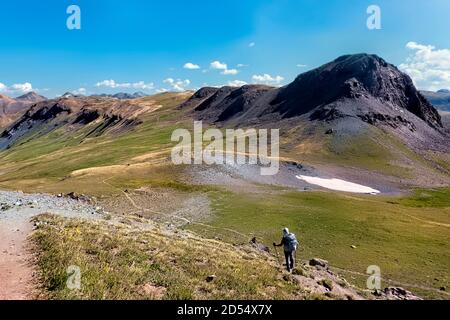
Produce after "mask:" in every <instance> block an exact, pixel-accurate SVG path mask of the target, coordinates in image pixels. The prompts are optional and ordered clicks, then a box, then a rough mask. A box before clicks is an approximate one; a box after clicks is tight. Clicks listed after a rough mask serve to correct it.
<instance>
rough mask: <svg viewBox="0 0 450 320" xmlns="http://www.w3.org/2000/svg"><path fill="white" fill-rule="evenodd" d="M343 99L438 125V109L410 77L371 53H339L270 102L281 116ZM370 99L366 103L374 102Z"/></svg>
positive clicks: (295, 113) (290, 115) (288, 115)
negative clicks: (406, 111)
mask: <svg viewBox="0 0 450 320" xmlns="http://www.w3.org/2000/svg"><path fill="white" fill-rule="evenodd" d="M343 99H365V100H367V101H369V100H370V101H372V102H378V104H382V105H386V106H391V107H392V108H393V109H395V108H400V109H401V110H408V111H410V112H411V113H413V114H415V115H416V116H418V117H419V118H421V119H422V120H424V121H426V122H427V123H428V124H429V125H431V126H433V127H442V124H441V119H440V116H439V114H438V112H437V111H436V110H435V109H434V108H433V106H432V105H431V104H430V103H429V102H428V101H427V100H426V99H425V98H424V97H423V96H422V95H421V94H420V93H419V92H418V91H417V89H416V88H415V86H414V84H413V82H412V80H411V78H410V77H409V76H408V75H406V74H404V73H402V72H401V71H400V70H398V69H397V67H395V66H394V65H392V64H389V63H387V62H386V61H385V60H383V59H382V58H380V57H378V56H377V55H371V54H354V55H345V56H341V57H339V58H337V59H336V60H334V61H332V62H330V63H327V64H325V65H323V66H321V67H319V68H317V69H314V70H311V71H309V72H306V73H303V74H301V75H299V76H298V77H297V78H296V79H295V80H294V82H292V83H291V84H289V85H288V86H286V87H284V88H281V89H280V90H279V92H278V94H277V96H276V98H275V99H274V100H273V101H272V102H271V105H273V106H275V111H277V112H279V113H280V114H281V116H282V117H283V118H290V117H294V116H299V115H302V114H305V113H308V112H311V111H312V110H314V109H315V108H318V107H320V106H325V105H328V104H331V103H333V102H336V101H341V100H343ZM372 102H371V103H369V104H370V105H374V103H372ZM372 111H373V110H372ZM375 112H376V110H375Z"/></svg>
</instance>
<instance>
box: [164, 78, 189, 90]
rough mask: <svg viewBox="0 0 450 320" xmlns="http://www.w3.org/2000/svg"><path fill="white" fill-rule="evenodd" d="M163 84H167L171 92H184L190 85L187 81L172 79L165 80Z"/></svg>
mask: <svg viewBox="0 0 450 320" xmlns="http://www.w3.org/2000/svg"><path fill="white" fill-rule="evenodd" d="M163 82H164V83H165V84H168V85H169V86H170V87H171V88H172V90H174V91H186V90H187V87H188V86H189V85H190V84H191V81H190V80H189V79H185V80H181V79H177V80H175V79H173V78H167V79H166V80H164V81H163ZM164 90H165V89H164Z"/></svg>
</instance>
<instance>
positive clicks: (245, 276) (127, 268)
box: [32, 215, 307, 300]
mask: <svg viewBox="0 0 450 320" xmlns="http://www.w3.org/2000/svg"><path fill="white" fill-rule="evenodd" d="M35 220H36V221H39V222H40V224H39V226H38V229H37V230H36V231H35V232H34V234H33V236H32V241H33V243H34V245H35V246H36V249H37V264H38V273H39V276H40V278H41V280H42V283H43V286H44V287H43V292H42V294H41V297H40V298H44V299H101V300H110V299H118V300H128V299H180V300H186V299H249V300H252V299H294V298H296V299H301V298H306V297H307V296H306V295H305V294H304V293H302V290H301V288H300V287H298V285H296V284H295V283H294V282H291V281H286V280H284V279H283V277H282V276H281V275H280V271H279V270H278V268H276V267H275V264H274V261H273V260H271V258H269V257H267V256H264V255H261V254H259V253H257V252H255V251H254V250H253V249H250V248H247V249H246V248H235V247H233V246H231V245H229V244H225V243H221V242H218V241H215V240H206V239H202V238H199V237H197V236H195V235H192V234H186V233H185V232H183V233H173V232H170V231H164V230H160V229H159V228H158V227H155V228H154V229H152V230H141V229H136V228H132V227H129V226H126V225H118V224H114V225H112V224H109V223H99V222H93V221H91V222H88V221H81V220H67V219H62V218H58V217H56V216H52V215H41V216H39V217H37V218H35ZM69 266H76V267H78V268H79V270H80V276H81V277H80V280H81V281H80V284H81V286H80V287H79V289H78V290H73V288H72V289H69V288H68V287H67V285H66V284H67V282H68V280H69V276H70V274H68V273H67V269H68V267H69Z"/></svg>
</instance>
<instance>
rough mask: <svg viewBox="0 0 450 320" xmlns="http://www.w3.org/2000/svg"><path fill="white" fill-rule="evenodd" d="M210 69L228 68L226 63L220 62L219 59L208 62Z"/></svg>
mask: <svg viewBox="0 0 450 320" xmlns="http://www.w3.org/2000/svg"><path fill="white" fill-rule="evenodd" d="M210 66H211V69H216V70H227V69H228V65H227V64H226V63H222V62H220V61H213V62H211V64H210Z"/></svg>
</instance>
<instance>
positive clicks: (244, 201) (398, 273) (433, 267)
mask: <svg viewBox="0 0 450 320" xmlns="http://www.w3.org/2000/svg"><path fill="white" fill-rule="evenodd" d="M210 197H211V201H212V207H213V219H212V221H209V222H208V223H209V224H211V226H212V227H214V229H212V228H203V227H201V226H190V227H189V228H191V229H193V230H195V231H196V232H199V233H202V234H204V235H205V236H210V237H219V238H220V239H223V240H225V241H228V242H232V243H242V242H243V241H246V239H249V238H250V237H252V236H256V237H257V238H258V239H260V241H262V242H263V243H265V244H266V245H268V246H269V247H270V246H271V244H272V242H274V241H276V242H278V241H280V237H281V229H282V228H283V227H289V228H290V229H291V230H292V231H293V232H294V233H296V234H297V235H298V238H299V240H300V247H301V250H300V251H299V253H298V255H299V258H302V259H305V260H306V259H310V258H313V257H320V258H324V259H327V260H329V261H330V264H331V265H332V266H335V267H338V268H342V269H345V270H348V271H352V272H357V273H360V274H362V275H364V274H365V273H366V270H367V267H368V266H371V265H377V266H379V267H380V268H381V271H382V276H383V278H384V279H391V280H393V281H395V282H393V283H388V282H386V281H385V282H384V285H385V286H392V285H398V286H403V287H406V288H408V289H411V290H412V291H413V292H416V293H419V294H420V295H423V296H425V297H433V298H446V299H448V298H449V296H448V295H447V294H445V292H443V291H442V292H440V289H441V288H442V289H443V288H445V289H446V290H448V288H449V287H450V278H449V274H450V265H449V261H450V251H449V250H448V245H449V244H450V229H449V228H450V200H449V199H450V189H441V190H434V191H424V190H420V191H419V190H418V191H417V192H416V193H415V194H414V195H413V196H411V197H409V198H392V197H369V196H353V195H351V196H350V195H348V194H341V193H332V192H286V193H284V194H279V193H278V194H250V193H248V194H243V193H239V194H236V193H232V192H226V193H225V192H221V193H218V192H216V193H214V192H213V193H210ZM230 229H233V230H234V231H235V232H230ZM352 246H354V248H352ZM364 279H367V278H366V277H364V276H358V277H356V279H355V281H358V285H360V286H363V285H364V283H365V280H364ZM349 280H350V279H349ZM421 287H425V288H426V290H424V289H423V288H421Z"/></svg>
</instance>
